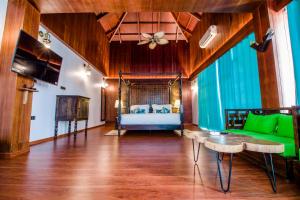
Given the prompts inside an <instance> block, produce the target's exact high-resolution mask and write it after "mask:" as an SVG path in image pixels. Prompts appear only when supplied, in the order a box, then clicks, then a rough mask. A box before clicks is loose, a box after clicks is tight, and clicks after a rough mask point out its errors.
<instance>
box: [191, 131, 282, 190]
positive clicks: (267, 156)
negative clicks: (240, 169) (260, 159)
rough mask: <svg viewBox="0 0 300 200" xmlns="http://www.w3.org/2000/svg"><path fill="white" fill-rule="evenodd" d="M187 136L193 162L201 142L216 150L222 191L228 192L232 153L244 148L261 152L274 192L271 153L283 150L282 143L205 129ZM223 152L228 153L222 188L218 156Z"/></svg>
mask: <svg viewBox="0 0 300 200" xmlns="http://www.w3.org/2000/svg"><path fill="white" fill-rule="evenodd" d="M186 136H187V135H186ZM187 137H188V138H190V139H192V143H193V154H194V161H195V162H197V161H198V158H199V150H200V145H201V144H204V145H205V147H206V148H208V149H211V150H213V151H215V152H216V160H217V167H218V174H219V179H220V184H221V189H222V190H223V192H228V191H229V189H230V181H231V174H232V173H231V172H232V159H233V154H235V153H240V152H242V151H244V150H247V151H254V152H259V153H263V156H264V160H265V164H266V168H267V175H268V177H269V179H270V182H271V186H272V189H273V191H274V192H276V190H277V189H276V176H275V169H274V165H273V160H272V154H273V153H282V152H284V145H283V144H280V143H276V142H271V141H267V140H257V139H254V138H252V137H249V136H244V135H236V134H230V133H229V134H220V135H212V134H210V133H209V132H205V131H193V134H190V135H189V136H187ZM194 141H196V142H198V143H199V146H198V152H197V155H195V147H194ZM224 153H229V154H230V160H229V174H228V179H227V180H228V183H227V188H224V186H223V180H222V179H223V178H222V172H221V167H220V163H221V162H222V159H221V158H220V154H223V155H224Z"/></svg>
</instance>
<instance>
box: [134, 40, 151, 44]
mask: <svg viewBox="0 0 300 200" xmlns="http://www.w3.org/2000/svg"><path fill="white" fill-rule="evenodd" d="M149 42H150V40H141V41H140V42H139V43H138V44H137V45H143V44H148V43H149Z"/></svg>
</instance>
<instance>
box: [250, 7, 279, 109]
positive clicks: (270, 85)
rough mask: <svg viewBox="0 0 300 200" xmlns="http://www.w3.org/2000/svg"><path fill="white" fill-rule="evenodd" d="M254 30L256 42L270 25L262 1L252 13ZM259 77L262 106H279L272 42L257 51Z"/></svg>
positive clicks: (260, 39) (266, 8)
mask: <svg viewBox="0 0 300 200" xmlns="http://www.w3.org/2000/svg"><path fill="white" fill-rule="evenodd" d="M253 22H254V31H255V37H256V41H257V42H261V41H262V38H263V36H264V35H265V33H266V32H267V30H268V28H269V27H270V21H269V15H268V6H267V3H266V2H265V3H263V4H262V5H261V6H260V7H258V8H257V9H256V10H255V12H254V13H253ZM257 57H258V68H259V78H260V90H261V98H262V107H263V108H276V107H279V106H280V103H279V95H278V84H277V77H276V67H275V58H274V51H273V46H272V43H270V45H269V47H268V49H267V50H266V51H265V52H257Z"/></svg>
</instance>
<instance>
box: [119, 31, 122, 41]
mask: <svg viewBox="0 0 300 200" xmlns="http://www.w3.org/2000/svg"><path fill="white" fill-rule="evenodd" d="M118 34H119V39H120V44H121V43H122V38H121V33H120V29H118Z"/></svg>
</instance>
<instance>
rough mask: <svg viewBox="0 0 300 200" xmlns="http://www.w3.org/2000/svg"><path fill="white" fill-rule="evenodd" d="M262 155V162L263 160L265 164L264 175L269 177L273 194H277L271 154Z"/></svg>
mask: <svg viewBox="0 0 300 200" xmlns="http://www.w3.org/2000/svg"><path fill="white" fill-rule="evenodd" d="M263 155H264V160H265V164H266V173H267V175H268V177H269V180H270V183H271V186H272V189H273V191H274V192H277V187H276V175H275V169H274V164H273V159H272V154H270V153H263Z"/></svg>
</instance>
